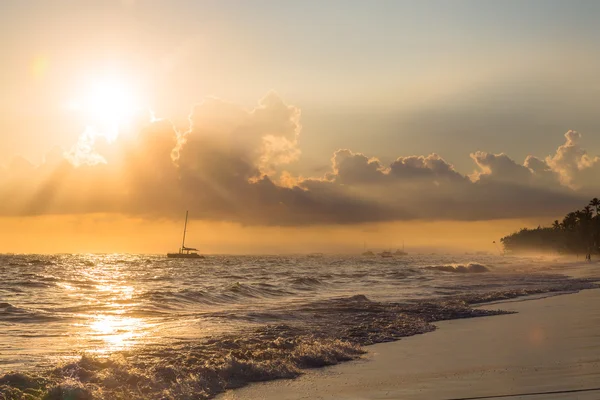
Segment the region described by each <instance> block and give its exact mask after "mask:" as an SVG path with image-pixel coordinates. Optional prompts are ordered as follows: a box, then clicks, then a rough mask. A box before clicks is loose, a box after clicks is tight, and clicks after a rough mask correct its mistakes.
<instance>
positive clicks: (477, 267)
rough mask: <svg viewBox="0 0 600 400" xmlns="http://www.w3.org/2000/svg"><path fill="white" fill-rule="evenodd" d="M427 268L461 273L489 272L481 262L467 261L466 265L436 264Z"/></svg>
mask: <svg viewBox="0 0 600 400" xmlns="http://www.w3.org/2000/svg"><path fill="white" fill-rule="evenodd" d="M427 269H429V270H437V271H444V272H459V273H463V274H468V273H481V272H490V269H489V268H488V267H486V266H485V265H483V264H477V263H469V264H466V265H463V264H450V265H436V266H431V267H427Z"/></svg>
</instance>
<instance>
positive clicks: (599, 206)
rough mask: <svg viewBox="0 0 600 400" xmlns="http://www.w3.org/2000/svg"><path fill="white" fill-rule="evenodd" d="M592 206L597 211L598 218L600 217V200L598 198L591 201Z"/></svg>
mask: <svg viewBox="0 0 600 400" xmlns="http://www.w3.org/2000/svg"><path fill="white" fill-rule="evenodd" d="M590 206H592V207H594V208H595V209H596V216H598V215H600V200H599V199H598V198H597V197H594V198H593V199H592V200H591V201H590Z"/></svg>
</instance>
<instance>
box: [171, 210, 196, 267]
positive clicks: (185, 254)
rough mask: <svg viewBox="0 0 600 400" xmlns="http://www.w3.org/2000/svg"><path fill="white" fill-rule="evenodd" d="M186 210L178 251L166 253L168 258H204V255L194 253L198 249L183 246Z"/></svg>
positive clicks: (185, 229)
mask: <svg viewBox="0 0 600 400" xmlns="http://www.w3.org/2000/svg"><path fill="white" fill-rule="evenodd" d="M187 222H188V211H186V212H185V225H183V241H182V242H181V248H180V249H179V252H178V253H167V257H168V258H204V256H202V255H200V254H198V253H196V251H198V249H194V248H193V247H185V233H186V232H187Z"/></svg>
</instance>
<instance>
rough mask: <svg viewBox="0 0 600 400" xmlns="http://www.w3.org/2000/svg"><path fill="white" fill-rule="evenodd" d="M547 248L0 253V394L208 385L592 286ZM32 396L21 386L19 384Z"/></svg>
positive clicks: (191, 394)
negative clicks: (541, 253)
mask: <svg viewBox="0 0 600 400" xmlns="http://www.w3.org/2000/svg"><path fill="white" fill-rule="evenodd" d="M571 267H572V264H569V263H566V262H564V261H561V260H559V259H553V258H541V257H540V258H524V257H512V256H494V255H435V254H433V255H408V256H401V257H393V258H381V257H377V256H375V257H363V256H334V255H323V256H319V255H313V256H305V255H296V256H287V255H285V256H283V255H281V256H208V257H207V258H205V259H199V260H177V259H167V258H166V257H164V256H147V255H127V254H105V255H92V254H89V255H70V254H63V255H0V277H1V280H0V398H2V397H1V396H4V398H15V399H18V398H43V397H44V396H46V397H45V398H57V399H58V398H73V399H88V398H90V399H91V398H107V399H113V398H114V399H138V398H139V399H146V398H165V399H190V398H199V399H204V398H210V397H212V396H214V395H216V394H218V393H220V392H222V391H224V390H226V389H231V388H236V387H240V386H243V385H245V384H247V383H249V382H256V381H265V380H271V379H280V378H294V377H296V376H298V375H299V374H301V373H302V371H303V370H304V369H306V368H315V367H322V366H326V365H332V364H336V363H339V362H343V361H348V360H352V359H356V358H358V357H360V355H361V354H362V353H363V352H364V351H365V349H364V346H366V345H369V344H373V343H380V342H386V341H393V340H398V339H400V338H402V337H405V336H410V335H415V334H422V333H426V332H429V331H431V330H434V329H435V325H434V323H435V321H440V320H445V319H455V318H471V317H479V316H488V315H495V314H501V313H503V311H501V304H499V305H498V308H499V310H498V311H487V310H483V309H480V308H477V307H476V305H477V304H480V303H483V302H491V301H499V300H507V299H514V298H517V297H520V296H525V295H533V294H538V295H547V294H557V293H563V292H572V291H577V290H582V289H587V288H592V287H596V284H595V283H594V282H595V280H596V279H593V278H573V277H568V276H567V275H566V274H565V271H567V270H568V269H569V268H571ZM27 396H29V397H27Z"/></svg>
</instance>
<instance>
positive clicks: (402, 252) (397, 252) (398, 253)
mask: <svg viewBox="0 0 600 400" xmlns="http://www.w3.org/2000/svg"><path fill="white" fill-rule="evenodd" d="M394 255H397V256H407V255H408V253H407V252H406V251H404V240H403V241H402V250H400V249H398V250H396V252H395V253H394Z"/></svg>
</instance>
